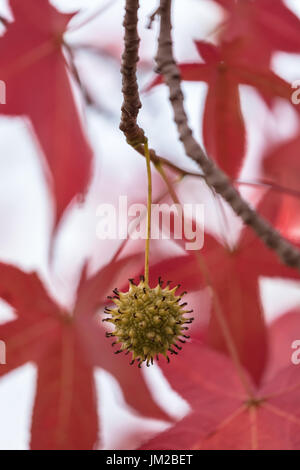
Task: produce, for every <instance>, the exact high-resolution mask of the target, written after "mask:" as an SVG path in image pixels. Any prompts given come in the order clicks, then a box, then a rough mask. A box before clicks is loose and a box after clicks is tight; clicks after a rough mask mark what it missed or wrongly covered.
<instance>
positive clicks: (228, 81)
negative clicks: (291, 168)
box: [147, 40, 291, 178]
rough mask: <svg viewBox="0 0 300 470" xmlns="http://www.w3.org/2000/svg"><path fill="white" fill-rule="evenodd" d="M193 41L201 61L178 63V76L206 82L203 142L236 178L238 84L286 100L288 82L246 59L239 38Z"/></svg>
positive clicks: (240, 135) (242, 140)
mask: <svg viewBox="0 0 300 470" xmlns="http://www.w3.org/2000/svg"><path fill="white" fill-rule="evenodd" d="M195 44H196V47H197V49H198V51H199V54H200V55H201V57H202V59H203V60H204V63H185V64H180V65H179V70H180V73H181V78H182V80H186V81H200V82H205V83H207V84H208V93H207V98H206V102H205V110H204V118H203V137H204V144H205V147H206V150H207V153H208V155H209V156H210V157H212V158H214V159H215V160H216V161H217V162H218V164H219V165H220V167H221V168H222V169H223V170H224V171H225V172H226V173H227V174H228V175H229V176H231V177H232V178H236V177H237V176H238V174H239V171H240V169H241V166H242V163H243V158H244V156H245V150H246V132H245V123H244V119H243V115H242V110H241V103H240V93H239V85H240V84H244V85H250V86H252V87H254V88H256V89H257V91H258V92H259V93H260V94H261V96H262V98H263V99H264V100H265V101H266V102H267V103H268V104H270V102H272V100H273V99H274V98H275V97H280V98H284V99H286V100H288V101H290V98H291V86H290V85H289V84H288V83H287V82H285V81H284V80H282V79H281V78H280V77H278V76H277V75H276V74H275V73H274V72H272V71H271V70H269V69H268V68H267V67H263V68H262V67H260V66H259V64H258V65H257V64H256V63H255V62H249V61H248V60H247V57H246V56H244V55H243V52H242V50H241V46H240V41H239V40H235V41H232V42H224V43H222V44H220V45H219V46H215V45H213V44H210V43H207V42H204V41H195ZM162 81H163V79H162V77H160V76H159V77H157V78H156V79H155V80H154V81H153V82H152V84H151V85H150V86H149V87H148V88H147V89H148V90H149V89H151V88H152V87H154V86H155V85H158V84H160V83H162Z"/></svg>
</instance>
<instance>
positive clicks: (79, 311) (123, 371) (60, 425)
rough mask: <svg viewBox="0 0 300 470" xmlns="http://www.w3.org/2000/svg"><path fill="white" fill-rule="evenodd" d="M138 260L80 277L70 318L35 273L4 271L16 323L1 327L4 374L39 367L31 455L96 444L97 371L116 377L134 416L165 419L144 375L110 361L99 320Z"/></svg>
mask: <svg viewBox="0 0 300 470" xmlns="http://www.w3.org/2000/svg"><path fill="white" fill-rule="evenodd" d="M140 261H141V260H140V257H139V256H138V255H135V256H131V257H128V258H125V259H122V260H120V261H118V262H112V263H110V264H109V265H107V266H105V267H104V268H103V269H101V270H100V271H99V272H98V273H96V274H95V275H94V276H92V277H91V278H89V279H86V277H85V274H84V273H83V276H82V279H81V282H80V285H79V287H78V291H77V300H76V302H75V306H74V309H73V311H66V310H65V309H63V308H61V307H60V306H59V305H58V304H57V303H56V302H55V301H54V300H53V299H51V298H50V297H49V295H48V293H47V292H46V290H45V288H44V286H43V284H42V283H41V281H40V280H39V278H38V276H37V275H36V274H34V273H32V274H27V273H24V272H23V271H21V270H19V269H18V268H16V267H13V266H9V265H7V264H0V297H1V298H2V299H5V301H6V302H8V303H9V304H10V305H11V306H12V307H13V308H14V309H15V311H16V314H17V316H18V318H17V319H16V320H13V321H11V322H8V323H5V324H4V325H1V326H0V337H1V339H2V340H3V341H5V343H6V348H7V365H3V366H1V369H0V375H1V376H3V375H5V374H7V373H8V372H10V371H11V370H13V369H15V368H17V367H19V366H21V365H23V364H25V363H26V362H28V361H31V362H34V363H35V364H36V366H37V368H38V380H37V391H36V397H35V404H34V412H33V418H32V429H31V448H32V449H52V450H54V449H92V448H94V447H95V445H96V444H98V439H99V430H98V416H97V400H96V392H95V383H94V377H93V371H94V368H95V367H101V368H103V369H105V370H106V371H108V372H110V373H111V374H113V375H114V377H115V378H116V379H117V380H118V382H119V384H120V386H121V387H122V390H123V393H124V398H125V400H126V402H127V403H128V404H129V405H130V406H131V407H132V408H133V409H134V410H135V411H136V412H138V413H141V414H143V415H144V416H151V417H152V418H153V417H154V418H158V419H166V415H165V413H164V412H163V411H162V410H161V409H160V408H159V407H158V406H157V405H156V404H155V402H154V401H153V399H152V397H151V394H150V391H149V390H148V388H147V386H146V384H145V382H144V378H143V375H142V373H141V372H140V369H138V368H137V367H132V366H130V365H129V360H128V358H127V357H125V356H124V357H120V355H118V356H115V355H114V354H113V352H114V351H113V349H112V347H111V344H110V341H109V340H107V338H105V330H104V328H103V327H102V326H101V320H100V318H99V316H96V313H97V310H98V309H99V308H100V307H101V306H103V305H104V304H105V303H106V302H107V301H106V300H105V298H106V295H107V294H108V293H110V292H111V290H112V289H113V288H114V287H116V284H117V283H119V282H124V277H125V275H126V276H127V273H128V272H129V273H132V272H137V270H138V269H139V267H140ZM125 273H126V274H125Z"/></svg>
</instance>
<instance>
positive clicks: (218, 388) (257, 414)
mask: <svg viewBox="0 0 300 470" xmlns="http://www.w3.org/2000/svg"><path fill="white" fill-rule="evenodd" d="M252 352H254V351H252ZM162 370H163V372H164V374H165V376H166V377H167V379H168V380H169V381H170V384H171V385H172V387H173V388H174V389H175V390H176V391H177V392H178V393H180V394H181V395H182V396H183V397H184V398H185V399H186V400H187V401H188V402H189V404H190V406H191V411H190V413H189V414H188V415H187V416H186V417H185V418H183V419H182V420H181V421H179V422H178V424H176V425H175V426H173V427H172V428H171V429H169V430H167V431H165V432H164V433H162V434H159V435H158V436H157V437H154V439H152V440H150V441H149V442H147V443H146V444H145V445H144V446H143V447H142V449H143V450H145V449H193V450H195V449H213V450H217V449H218V450H221V449H224V450H248V449H252V450H258V449H261V450H265V449H276V450H284V449H288V450H294V449H298V450H299V448H300V440H299V435H300V400H299V390H300V369H299V367H298V368H297V367H296V366H293V365H291V366H289V367H287V368H285V369H283V370H282V371H281V372H280V373H279V374H277V375H276V377H275V378H274V379H273V380H272V381H269V382H265V383H263V384H262V385H261V386H260V387H259V388H256V387H254V386H253V385H252V384H251V383H250V380H249V379H248V385H249V389H248V390H247V391H246V389H245V387H244V386H243V385H242V381H241V377H240V375H239V374H237V372H236V370H235V367H234V365H233V363H232V362H231V361H230V360H229V359H227V358H225V357H224V356H221V355H219V354H217V353H216V352H214V351H212V350H209V349H207V348H206V347H204V346H203V345H201V344H197V342H193V343H192V344H189V345H187V346H186V348H185V349H184V351H183V352H182V354H181V355H180V356H179V357H178V358H177V360H176V361H173V362H172V363H170V364H169V366H165V365H162ZM246 379H247V377H246Z"/></svg>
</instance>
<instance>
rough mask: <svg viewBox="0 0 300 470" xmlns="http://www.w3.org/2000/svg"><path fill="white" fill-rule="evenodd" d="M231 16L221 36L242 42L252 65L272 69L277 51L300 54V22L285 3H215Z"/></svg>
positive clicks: (249, 0) (239, 0)
mask: <svg viewBox="0 0 300 470" xmlns="http://www.w3.org/2000/svg"><path fill="white" fill-rule="evenodd" d="M215 1H216V3H218V4H219V5H221V6H222V7H223V8H225V10H226V11H227V13H228V16H227V17H226V19H225V21H224V23H223V24H222V28H221V29H220V36H221V38H222V40H223V41H232V40H235V39H239V40H240V46H241V49H242V51H243V55H244V56H245V57H246V58H247V59H248V60H249V62H252V63H255V64H261V65H264V66H267V65H269V63H270V58H271V55H272V53H273V52H274V51H276V50H280V51H286V52H294V53H297V52H299V50H300V39H299V34H300V21H299V19H298V18H297V17H296V16H295V15H294V14H293V13H292V11H291V10H289V8H288V7H287V6H286V5H285V4H284V2H283V1H282V0H276V1H275V2H274V0H237V1H236V0H215Z"/></svg>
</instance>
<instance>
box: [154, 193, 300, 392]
mask: <svg viewBox="0 0 300 470" xmlns="http://www.w3.org/2000/svg"><path fill="white" fill-rule="evenodd" d="M277 208H278V206H277V199H276V198H275V199H274V195H273V194H272V192H270V193H267V195H266V196H265V198H264V199H263V201H262V202H261V204H260V205H259V206H258V211H259V212H260V213H261V214H262V215H263V216H265V217H266V218H267V219H268V220H270V221H273V220H274V217H275V215H276V214H277ZM179 243H181V242H179ZM151 271H152V275H153V276H154V277H155V276H157V275H159V272H164V273H165V274H164V275H165V276H166V277H167V279H171V280H172V279H173V278H175V279H177V277H178V274H177V273H178V272H180V283H181V285H182V287H183V289H185V290H187V291H193V290H199V289H201V288H203V287H205V286H206V285H207V282H208V279H207V278H209V282H210V287H211V289H212V291H213V299H214V300H215V301H213V302H212V311H211V317H210V322H209V326H208V329H207V331H206V332H203V333H202V334H201V338H202V339H204V340H205V342H206V343H207V344H208V345H209V346H211V347H213V348H215V349H216V350H218V351H222V352H226V353H228V343H227V341H226V339H225V336H224V329H223V327H222V324H221V322H222V321H223V320H222V319H225V321H226V323H227V325H228V328H229V331H230V335H231V339H232V341H233V343H234V346H235V348H236V350H237V352H238V355H239V357H240V360H241V362H242V364H243V366H244V367H245V368H246V369H247V370H248V372H249V373H250V374H251V376H252V378H253V380H254V381H255V382H256V383H259V382H260V380H261V378H262V375H263V372H264V369H265V366H266V361H267V330H266V325H265V319H264V313H263V308H262V304H261V298H260V291H259V279H260V277H262V276H265V277H282V278H291V279H299V273H298V271H297V270H294V269H292V268H288V267H286V266H285V265H284V264H283V263H281V262H280V261H279V260H278V257H277V255H276V254H275V253H274V252H273V251H272V250H270V249H269V248H267V247H266V245H265V244H264V243H263V242H262V241H261V240H260V239H259V238H258V237H257V236H256V234H254V232H253V230H252V229H251V228H248V227H245V228H244V229H243V230H242V232H241V235H240V238H239V240H238V242H237V243H236V244H235V246H234V247H228V246H227V247H226V246H224V245H222V244H221V243H220V242H219V241H218V240H216V239H215V238H214V237H213V236H211V235H209V234H207V233H206V234H205V240H204V246H203V248H202V249H201V250H200V251H199V252H198V253H195V252H189V254H187V255H185V256H178V257H174V258H171V259H169V260H167V261H166V262H163V263H159V264H157V265H156V266H153V267H152V269H151ZM195 314H196V315H201V305H199V306H198V309H197V312H195ZM220 317H222V318H220Z"/></svg>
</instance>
